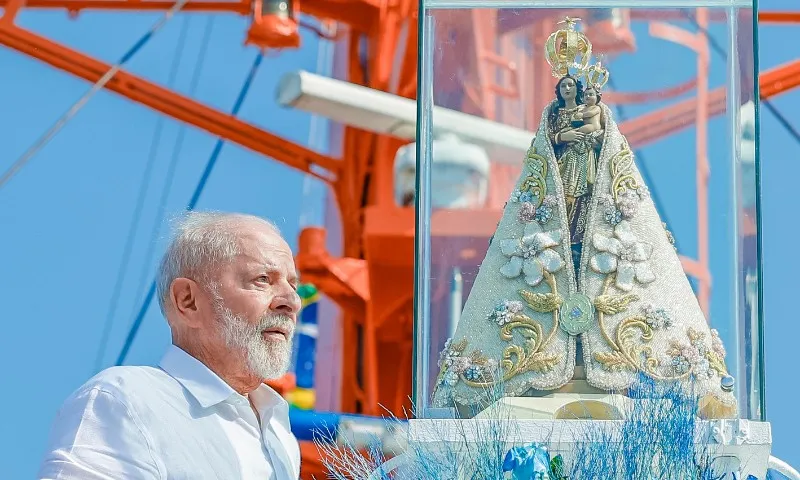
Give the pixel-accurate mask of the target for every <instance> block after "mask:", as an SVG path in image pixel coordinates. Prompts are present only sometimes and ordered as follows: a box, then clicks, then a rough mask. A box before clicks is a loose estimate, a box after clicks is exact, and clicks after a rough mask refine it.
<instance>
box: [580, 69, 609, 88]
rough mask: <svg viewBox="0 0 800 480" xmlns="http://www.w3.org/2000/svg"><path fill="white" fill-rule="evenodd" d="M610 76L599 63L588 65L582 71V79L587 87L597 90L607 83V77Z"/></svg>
mask: <svg viewBox="0 0 800 480" xmlns="http://www.w3.org/2000/svg"><path fill="white" fill-rule="evenodd" d="M610 75H611V74H610V73H608V70H606V68H605V67H604V66H603V64H602V63H601V62H597V63H595V64H594V65H590V66H589V67H587V68H586V70H584V71H583V77H584V78H585V79H586V86H587V87H594V88H595V89H597V90H600V89H601V88H603V87H604V86H605V85H606V83H608V77H609V76H610Z"/></svg>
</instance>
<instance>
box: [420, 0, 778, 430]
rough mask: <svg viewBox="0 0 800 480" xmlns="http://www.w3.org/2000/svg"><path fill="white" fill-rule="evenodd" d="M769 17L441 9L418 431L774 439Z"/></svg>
mask: <svg viewBox="0 0 800 480" xmlns="http://www.w3.org/2000/svg"><path fill="white" fill-rule="evenodd" d="M754 7H755V6H754V4H753V2H752V0H686V1H684V0H649V1H648V0H638V1H633V0H617V1H605V0H584V1H573V0H558V1H554V0H542V1H537V0H528V1H513V0H504V1H502V2H501V1H496V0H423V1H422V7H421V9H420V16H421V17H422V18H421V20H420V28H421V31H420V38H421V44H420V83H419V95H418V105H419V109H418V125H417V129H418V135H417V139H418V141H417V166H416V171H417V182H418V185H417V209H418V215H417V269H416V307H415V315H416V317H415V339H414V341H415V368H414V369H415V378H414V403H415V406H416V409H417V414H418V416H420V417H423V418H455V417H461V418H463V417H474V416H476V415H480V412H481V411H482V409H485V408H486V407H487V406H488V405H489V404H490V403H491V402H493V401H496V400H497V399H498V398H513V399H515V401H519V402H521V403H520V405H523V406H524V408H521V410H520V411H522V412H527V413H524V414H523V415H530V418H576V417H577V418H612V417H613V415H611V414H608V413H607V412H606V413H599V412H598V411H594V412H585V416H581V414H576V413H575V412H574V411H572V410H571V409H570V408H571V407H570V404H571V402H573V401H574V400H575V399H576V398H579V399H582V401H583V405H584V406H583V408H584V409H586V408H587V407H586V405H588V404H589V403H591V402H593V401H597V402H599V403H598V405H600V404H602V403H603V401H604V398H606V397H605V396H606V395H609V394H610V393H614V394H618V395H622V396H625V395H628V394H629V393H630V390H631V388H632V387H633V385H635V384H636V382H639V381H641V380H642V379H650V380H654V381H655V382H656V383H667V384H682V385H687V386H690V387H691V389H692V391H695V392H698V398H699V399H700V402H701V403H700V410H701V414H702V415H704V416H705V417H706V418H730V417H736V418H745V419H754V420H763V416H764V411H763V406H764V399H763V394H764V386H763V362H762V348H761V345H762V340H761V338H762V334H761V309H760V303H759V298H760V280H759V277H760V264H759V262H760V254H759V245H760V241H759V220H758V174H757V172H758V155H757V151H758V150H757V148H756V138H757V135H756V134H755V132H756V131H757V125H758V101H757V93H756V92H757V86H756V82H757V75H756V67H755V64H756V62H755V61H754V52H755V51H756V49H755V32H754V18H753V12H754V11H755V8H754ZM493 395H494V396H493ZM587 402H588V403H587ZM589 410H591V408H589ZM565 415H566V416H565ZM603 415H611V417H603Z"/></svg>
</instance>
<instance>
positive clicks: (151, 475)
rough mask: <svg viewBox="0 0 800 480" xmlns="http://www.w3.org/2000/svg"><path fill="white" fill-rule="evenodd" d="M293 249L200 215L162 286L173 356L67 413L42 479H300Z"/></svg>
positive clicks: (127, 375) (176, 245)
mask: <svg viewBox="0 0 800 480" xmlns="http://www.w3.org/2000/svg"><path fill="white" fill-rule="evenodd" d="M296 289H297V274H296V273H295V266H294V259H293V257H292V252H291V250H290V249H289V246H288V245H287V244H286V242H285V241H284V240H283V238H281V235H280V234H279V232H278V230H277V229H276V228H275V227H274V226H273V225H272V224H270V223H269V222H267V221H265V220H262V219H260V218H257V217H251V216H246V215H239V214H219V213H189V214H188V215H187V216H186V217H185V218H184V219H183V220H182V222H181V223H180V224H179V226H178V229H177V233H176V235H175V237H174V239H173V240H172V243H171V244H170V246H169V247H168V249H167V252H166V254H165V255H164V259H163V261H162V263H161V267H160V270H159V274H158V296H159V302H160V304H161V310H162V312H163V313H164V316H165V317H166V319H167V322H168V323H169V327H170V330H171V331H172V346H171V347H170V348H169V350H168V351H167V352H166V354H165V355H164V357H163V358H162V360H161V362H160V364H159V368H153V367H133V366H131V367H128V366H126V367H114V368H109V369H107V370H105V371H103V372H101V373H99V374H98V375H96V376H95V377H94V378H92V379H91V380H90V381H89V382H87V383H86V384H85V385H83V386H82V387H80V388H79V389H78V390H77V391H76V392H75V393H74V394H73V395H72V396H70V397H69V399H68V400H67V401H66V403H65V404H64V406H63V407H62V409H61V410H60V411H59V414H58V417H57V419H56V421H55V425H54V428H53V432H52V434H51V438H50V445H49V447H48V449H47V454H46V457H45V460H44V463H43V465H42V468H41V470H40V473H39V478H42V479H64V480H66V479H70V480H72V479H75V480H77V479H82V480H88V479H105V480H109V479H114V480H122V479H125V480H137V479H191V480H200V479H203V480H206V479H224V480H233V479H258V480H266V479H274V480H285V479H297V478H298V477H299V471H300V451H299V447H298V444H297V440H296V439H295V437H294V436H293V435H292V433H291V431H290V429H289V416H288V405H287V403H286V402H285V401H284V399H283V398H281V397H280V396H279V395H278V394H277V393H276V392H274V391H273V390H272V389H270V388H269V387H268V386H267V385H265V384H264V380H265V379H270V378H276V377H279V376H281V375H282V374H283V373H285V372H286V369H287V368H288V364H289V357H290V352H291V340H292V335H293V332H294V328H295V321H296V315H297V313H298V310H299V309H300V298H299V297H298V295H297V292H296Z"/></svg>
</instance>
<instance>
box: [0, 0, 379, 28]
mask: <svg viewBox="0 0 800 480" xmlns="http://www.w3.org/2000/svg"><path fill="white" fill-rule="evenodd" d="M12 1H13V0H0V7H5V6H6V5H7V4H9V3H11V2H12ZM175 3H176V2H171V1H163V0H157V1H153V0H141V1H140V0H28V1H27V2H25V8H39V9H43V8H46V9H63V10H67V11H69V12H72V13H78V12H80V11H83V10H116V11H162V10H169V9H171V8H172V7H173V6H175ZM380 3H381V2H379V1H377V0H357V1H347V2H342V1H338V0H303V1H301V3H300V11H302V12H303V13H306V14H308V15H311V16H314V17H317V18H320V19H330V20H336V21H339V22H342V23H346V24H347V25H348V26H350V28H353V29H355V30H358V31H360V32H370V31H372V30H373V29H375V28H376V26H377V20H378V18H377V15H378V10H379V6H380ZM181 11H186V12H212V13H214V12H216V13H224V12H230V13H236V14H239V15H248V14H250V13H251V11H252V6H251V2H250V1H248V0H240V1H231V2H225V1H202V0H193V1H190V2H188V3H187V4H186V5H185V6H184V7H183V8H181Z"/></svg>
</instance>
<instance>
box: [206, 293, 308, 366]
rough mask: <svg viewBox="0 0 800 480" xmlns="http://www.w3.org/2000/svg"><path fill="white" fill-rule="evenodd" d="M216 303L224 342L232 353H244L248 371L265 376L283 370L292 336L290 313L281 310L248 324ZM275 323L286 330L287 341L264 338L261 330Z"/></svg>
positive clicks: (287, 363)
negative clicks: (284, 313) (257, 321)
mask: <svg viewBox="0 0 800 480" xmlns="http://www.w3.org/2000/svg"><path fill="white" fill-rule="evenodd" d="M216 307H217V313H218V314H219V315H220V327H221V328H220V330H221V333H222V338H223V339H224V340H225V344H226V345H227V346H228V348H229V349H231V352H232V353H234V354H236V353H238V352H243V353H244V355H245V361H246V362H247V367H248V368H249V369H250V371H251V372H253V373H254V374H256V375H258V376H259V377H261V378H263V379H265V380H269V379H273V378H279V377H281V376H282V375H283V374H284V373H286V371H287V370H288V369H289V362H290V360H291V355H292V340H293V336H294V335H293V333H294V321H292V319H291V318H290V317H288V316H286V315H281V314H274V315H266V316H264V317H262V318H261V321H260V322H259V323H258V324H257V325H252V324H250V323H249V322H248V321H247V320H246V319H245V318H242V317H241V316H240V315H236V314H235V313H233V311H231V310H230V309H229V308H227V307H225V306H224V305H221V304H219V303H218V304H217V306H216ZM275 327H281V328H285V329H286V331H288V332H289V338H288V339H287V341H285V342H284V341H280V340H277V341H269V340H265V339H264V337H263V336H262V333H261V332H263V331H264V330H267V329H269V328H275Z"/></svg>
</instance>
